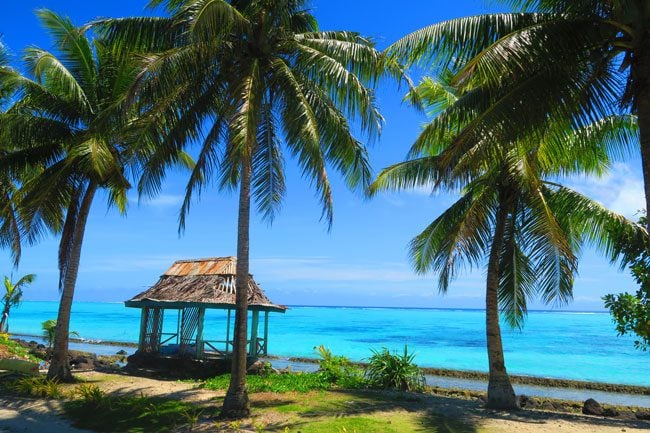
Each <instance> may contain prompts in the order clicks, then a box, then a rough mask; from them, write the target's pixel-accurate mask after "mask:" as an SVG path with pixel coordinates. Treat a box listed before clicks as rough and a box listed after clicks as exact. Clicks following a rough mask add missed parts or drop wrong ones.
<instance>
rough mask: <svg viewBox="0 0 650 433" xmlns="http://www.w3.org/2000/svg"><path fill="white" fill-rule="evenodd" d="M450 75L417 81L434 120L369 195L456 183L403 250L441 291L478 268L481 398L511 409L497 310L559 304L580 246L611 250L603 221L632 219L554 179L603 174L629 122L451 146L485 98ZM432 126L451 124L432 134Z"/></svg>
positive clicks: (486, 105)
mask: <svg viewBox="0 0 650 433" xmlns="http://www.w3.org/2000/svg"><path fill="white" fill-rule="evenodd" d="M452 82H453V75H452V74H450V73H446V74H443V76H442V77H441V79H440V80H438V81H435V80H432V79H425V80H424V81H423V82H422V84H420V86H418V88H417V92H418V97H419V99H420V100H421V101H422V102H424V103H425V104H426V105H427V106H428V107H429V108H430V109H431V110H432V111H433V113H435V114H436V115H437V117H436V118H435V119H434V120H432V121H431V123H430V124H428V125H426V127H425V128H424V130H423V132H422V134H421V135H420V137H418V139H417V141H416V143H415V144H414V146H413V148H412V150H411V157H412V159H410V160H408V161H406V162H403V163H399V164H396V165H393V166H391V167H389V168H386V169H385V170H383V171H382V172H381V173H380V175H379V176H378V177H377V180H375V182H374V183H373V185H372V187H371V192H373V193H376V192H377V191H380V190H399V189H407V188H412V187H430V188H432V189H433V190H434V191H435V190H438V189H446V190H452V191H456V190H458V189H460V190H461V196H460V198H459V199H458V200H457V201H456V202H455V203H454V204H453V205H451V206H450V207H449V208H448V209H447V210H446V211H444V212H443V213H442V214H441V215H440V216H439V217H437V218H436V219H435V220H434V221H433V222H432V223H431V224H430V225H429V226H428V227H427V228H426V229H425V230H424V231H423V232H422V233H420V234H419V235H418V236H416V237H415V238H414V239H413V240H412V241H411V244H410V256H411V260H412V262H413V265H414V267H415V269H416V271H417V272H418V273H422V274H425V273H429V272H439V283H438V286H439V289H440V291H441V292H442V293H445V292H446V291H447V289H448V288H449V285H450V282H451V281H452V280H453V279H454V277H455V276H456V275H457V273H458V272H459V270H460V269H461V267H462V266H463V265H467V264H468V265H469V267H470V268H471V267H480V266H483V265H485V266H486V268H487V277H486V339H487V350H488V360H489V383H488V401H487V405H488V406H489V407H493V408H499V409H513V408H516V407H517V401H516V397H515V393H514V391H513V388H512V385H511V383H510V380H509V377H508V374H507V370H506V366H505V359H504V354H503V345H502V341H501V330H500V323H499V316H500V311H501V313H502V314H503V315H504V317H505V319H506V321H507V323H508V324H509V325H510V326H512V327H517V328H520V327H521V326H522V325H523V320H524V318H525V316H526V312H527V304H528V302H529V300H531V299H534V298H540V299H541V301H543V302H544V303H546V304H553V305H562V304H566V303H567V302H569V300H570V299H571V297H572V287H573V278H574V275H575V273H576V270H577V257H576V254H577V252H578V251H579V248H580V246H581V245H582V244H584V243H586V242H591V243H593V244H595V245H597V246H598V247H601V248H603V249H604V250H605V251H607V252H609V253H612V252H613V248H612V243H611V241H610V240H609V239H608V236H607V235H608V228H610V227H612V226H627V225H632V223H630V222H628V221H627V220H625V219H624V218H623V217H621V216H619V215H616V214H614V213H612V212H609V211H607V210H606V209H604V208H603V207H602V206H601V205H599V204H598V203H596V202H594V201H592V200H590V199H588V198H587V197H584V196H582V195H580V194H578V193H577V192H575V191H572V190H570V189H568V188H566V187H564V186H561V185H559V184H558V183H556V182H555V181H554V178H555V177H557V176H559V175H566V174H573V173H591V172H594V171H595V172H598V171H600V172H602V171H603V170H604V169H605V168H606V166H607V163H608V160H609V159H608V154H607V150H608V149H609V148H612V147H616V146H618V145H624V146H631V145H633V143H635V133H636V129H635V125H634V120H635V119H634V118H630V117H612V118H605V119H602V120H601V121H600V122H598V123H594V124H592V125H590V126H589V127H587V128H583V129H581V130H573V129H572V128H571V127H570V125H568V122H565V123H564V124H561V123H560V124H549V125H548V126H549V129H548V131H547V133H546V134H545V135H544V136H538V135H536V134H532V135H531V136H530V137H528V138H527V139H524V138H522V139H520V140H518V141H517V142H507V141H504V142H503V143H502V145H501V146H498V147H496V146H494V145H493V144H492V143H493V139H494V138H498V137H499V136H500V135H501V133H500V130H496V131H494V132H493V135H496V136H497V137H491V139H486V140H478V141H475V142H473V146H472V147H471V150H470V151H468V152H462V153H457V148H456V147H454V143H455V142H457V141H458V140H459V138H458V137H461V136H463V134H464V133H465V130H464V129H465V127H467V125H472V122H473V121H474V120H475V118H476V117H480V116H481V115H483V114H484V112H485V111H488V110H489V109H490V108H491V106H490V103H491V102H492V101H493V99H490V98H487V97H486V95H485V94H483V93H482V89H480V88H474V89H468V90H465V91H463V90H459V89H458V88H455V87H454V86H453V84H452ZM497 100H498V98H497ZM445 118H447V119H445ZM449 118H453V119H455V122H454V123H451V122H450V121H449ZM440 119H442V121H440ZM439 121H440V122H439ZM441 124H443V125H452V126H450V127H449V128H448V129H446V130H444V131H437V129H438V128H440V127H441ZM619 141H621V142H622V143H619ZM486 145H489V146H490V147H491V148H492V149H491V153H490V157H489V158H486V157H485V153H484V152H482V151H480V149H481V147H483V146H486ZM637 229H638V228H637Z"/></svg>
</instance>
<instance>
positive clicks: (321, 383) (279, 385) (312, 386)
mask: <svg viewBox="0 0 650 433" xmlns="http://www.w3.org/2000/svg"><path fill="white" fill-rule="evenodd" d="M246 383H247V386H248V391H249V392H278V393H284V392H293V391H296V392H309V391H314V390H326V389H330V388H332V384H331V382H328V381H326V380H325V379H324V378H323V376H321V375H320V374H319V373H287V374H272V375H269V376H248V378H247V381H246ZM229 384H230V375H229V374H224V375H221V376H217V377H213V378H212V379H208V380H207V381H206V382H205V384H204V385H203V387H204V388H207V389H212V390H222V389H228V385H229Z"/></svg>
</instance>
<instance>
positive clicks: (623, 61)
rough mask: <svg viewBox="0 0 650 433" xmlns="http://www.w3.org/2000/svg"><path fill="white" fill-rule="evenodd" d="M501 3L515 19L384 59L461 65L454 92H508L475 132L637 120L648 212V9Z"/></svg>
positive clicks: (575, 0)
mask: <svg viewBox="0 0 650 433" xmlns="http://www.w3.org/2000/svg"><path fill="white" fill-rule="evenodd" d="M500 2H501V3H505V4H509V5H511V6H513V7H517V8H520V9H521V10H522V12H521V13H503V14H488V15H482V16H476V17H468V18H461V19H456V20H451V21H446V22H443V23H440V24H435V25H432V26H429V27H427V28H424V29H421V30H419V31H417V32H414V33H412V34H410V35H408V36H406V37H404V38H403V39H401V40H400V41H398V42H396V43H395V44H394V45H393V46H392V47H391V48H390V49H389V51H390V52H391V53H392V54H393V55H394V56H395V57H396V58H403V59H407V60H408V61H409V62H411V63H417V62H419V63H426V64H430V65H436V66H440V65H445V64H446V65H450V64H453V65H460V66H462V69H461V70H460V71H459V72H458V75H457V77H456V78H457V81H458V82H464V83H469V82H477V81H478V82H481V84H482V85H483V86H486V87H490V88H492V89H495V88H499V87H500V86H501V85H502V84H503V83H509V84H510V88H511V92H510V93H509V94H506V95H504V96H503V100H502V101H500V102H499V103H498V104H495V106H494V107H493V110H492V112H491V113H489V114H486V115H485V116H484V118H483V119H481V122H480V123H481V124H482V125H483V126H484V128H485V129H484V130H489V129H490V128H491V127H493V126H496V125H499V124H502V125H506V127H504V129H508V130H510V131H511V132H510V134H511V135H516V134H522V133H523V134H525V133H526V132H525V131H527V130H528V131H529V130H530V129H531V128H536V129H538V130H543V129H544V127H545V124H546V121H547V117H548V116H549V115H553V114H555V115H557V116H558V117H564V118H570V119H571V120H572V121H573V122H574V124H575V125H576V126H578V127H580V126H586V125H588V124H589V123H591V122H593V121H595V120H597V119H598V118H599V117H601V116H602V115H605V114H608V113H609V114H625V113H628V114H634V115H637V116H638V125H639V134H640V149H641V157H642V166H643V173H644V185H645V195H646V208H648V207H649V206H648V203H650V39H649V38H650V36H648V35H650V2H648V1H647V0H621V1H611V0H500ZM524 101H525V103H523V102H524ZM479 129H481V128H477V129H475V131H476V134H480V133H481V132H480V131H479ZM468 132H469V131H468Z"/></svg>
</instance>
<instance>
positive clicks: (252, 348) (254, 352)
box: [248, 310, 260, 357]
mask: <svg viewBox="0 0 650 433" xmlns="http://www.w3.org/2000/svg"><path fill="white" fill-rule="evenodd" d="M259 320H260V312H259V311H257V310H255V311H253V322H252V323H251V342H250V345H249V348H248V354H249V355H250V356H253V357H257V355H258V353H257V329H258V327H259Z"/></svg>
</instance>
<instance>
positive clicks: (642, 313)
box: [603, 217, 650, 351]
mask: <svg viewBox="0 0 650 433" xmlns="http://www.w3.org/2000/svg"><path fill="white" fill-rule="evenodd" d="M639 224H643V225H647V219H646V217H642V218H641V219H640V220H639ZM613 236H614V238H615V239H616V248H617V249H619V250H620V251H621V254H622V257H623V260H622V262H621V264H622V266H623V267H625V266H627V267H629V268H630V272H631V273H632V277H633V278H634V281H635V282H636V283H637V284H638V285H639V289H638V290H637V291H636V293H635V294H631V293H619V294H618V295H611V294H610V295H606V296H604V297H603V300H604V301H605V307H606V308H608V309H609V311H610V313H611V315H612V318H613V319H614V322H615V323H616V330H617V331H618V333H619V335H625V334H633V335H635V336H636V337H638V338H639V339H638V340H635V341H634V346H635V347H636V348H638V349H641V350H643V351H646V350H648V346H650V241H649V240H648V238H647V237H644V236H639V235H638V234H637V233H634V232H630V231H624V230H618V231H616V232H614V233H613Z"/></svg>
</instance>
